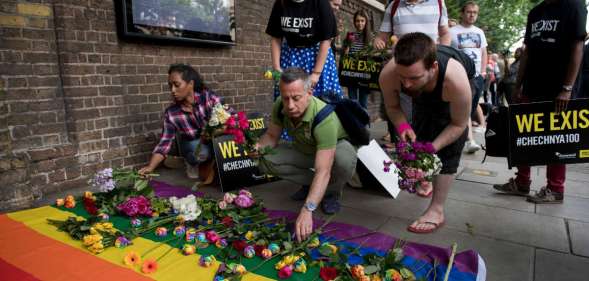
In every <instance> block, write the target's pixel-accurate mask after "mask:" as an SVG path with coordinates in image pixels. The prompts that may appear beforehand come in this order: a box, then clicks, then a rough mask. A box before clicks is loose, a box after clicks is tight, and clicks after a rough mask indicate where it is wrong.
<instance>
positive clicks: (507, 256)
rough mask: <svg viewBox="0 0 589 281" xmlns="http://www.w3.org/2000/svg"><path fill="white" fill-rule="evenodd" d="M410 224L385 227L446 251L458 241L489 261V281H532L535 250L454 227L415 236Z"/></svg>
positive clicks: (396, 221) (394, 223) (394, 221)
mask: <svg viewBox="0 0 589 281" xmlns="http://www.w3.org/2000/svg"><path fill="white" fill-rule="evenodd" d="M408 223H409V221H408V220H403V219H398V218H391V219H390V220H389V221H388V222H387V223H386V224H385V225H384V226H383V228H382V232H385V233H389V234H391V235H393V236H395V237H402V238H404V239H406V240H408V241H413V242H419V243H426V244H430V245H436V246H439V247H444V248H448V247H450V246H451V245H452V243H454V242H456V243H457V244H458V250H459V251H463V250H468V249H473V250H475V251H476V252H478V253H479V255H480V256H481V257H482V258H483V260H484V261H485V264H486V267H487V280H488V281H494V280H497V281H499V280H501V281H521V280H532V279H531V278H532V277H533V267H532V265H533V260H534V249H533V247H529V246H523V245H519V244H514V243H510V242H506V241H497V240H495V239H493V238H488V237H482V236H478V235H470V234H468V233H466V232H464V231H461V230H457V229H454V228H452V227H443V228H441V229H440V230H438V231H436V232H435V233H433V234H415V233H411V232H408V231H407V230H406V226H407V224H408Z"/></svg>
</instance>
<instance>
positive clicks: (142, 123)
mask: <svg viewBox="0 0 589 281" xmlns="http://www.w3.org/2000/svg"><path fill="white" fill-rule="evenodd" d="M271 5H272V1H269V0H236V17H237V18H236V23H237V45H236V46H233V47H230V48H201V47H198V46H194V47H192V46H190V47H187V46H174V45H155V44H154V45H150V44H139V43H129V42H124V41H121V40H119V39H118V37H117V34H116V25H115V13H114V2H113V1H108V0H76V1H73V0H54V1H49V0H37V1H20V0H19V1H11V0H4V1H2V2H1V3H0V182H1V183H2V185H1V186H0V211H2V210H12V209H17V208H26V207H29V206H31V204H32V203H33V202H34V201H35V200H36V199H39V198H41V197H43V196H44V195H45V194H48V193H52V192H56V191H63V190H68V189H71V188H75V187H80V186H84V185H85V184H86V181H87V179H88V177H89V176H90V175H92V174H93V173H94V172H95V171H96V170H97V169H100V168H103V167H121V166H124V167H138V166H141V165H144V164H145V163H146V162H147V160H148V159H149V156H150V154H151V150H152V149H153V146H154V145H155V142H156V139H157V133H158V132H159V130H160V126H161V113H162V111H163V110H164V108H165V107H166V105H167V104H168V103H169V93H168V90H167V82H166V81H167V74H166V72H167V68H168V66H169V64H171V63H176V62H184V63H190V64H191V65H193V66H194V67H195V68H196V69H197V70H198V71H199V72H200V73H201V74H203V77H204V80H205V81H206V82H208V84H209V86H210V87H211V88H212V89H213V90H214V91H216V92H217V93H218V94H220V95H221V96H223V97H224V98H225V101H226V102H227V103H229V104H230V105H232V106H233V107H235V108H236V109H238V110H256V111H268V110H269V108H270V106H271V94H270V92H271V86H272V85H271V82H269V81H265V80H263V79H262V73H263V71H264V70H265V69H266V68H267V67H269V66H270V65H271V63H270V52H269V45H270V44H269V38H268V37H267V35H265V33H264V29H265V26H266V22H267V18H268V15H269V13H270V9H271ZM357 6H358V3H356V2H355V1H344V7H343V11H342V12H341V13H340V18H342V17H344V18H345V17H347V16H349V15H347V13H349V12H350V11H351V12H352V13H353V11H355V9H356V8H357ZM370 9H372V8H370Z"/></svg>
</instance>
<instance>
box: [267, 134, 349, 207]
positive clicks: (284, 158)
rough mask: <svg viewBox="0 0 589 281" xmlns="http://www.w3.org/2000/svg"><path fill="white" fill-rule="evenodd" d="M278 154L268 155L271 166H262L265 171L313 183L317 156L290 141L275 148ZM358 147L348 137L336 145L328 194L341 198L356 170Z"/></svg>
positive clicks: (293, 179) (301, 181) (295, 180)
mask: <svg viewBox="0 0 589 281" xmlns="http://www.w3.org/2000/svg"><path fill="white" fill-rule="evenodd" d="M274 152H275V153H274V154H271V155H266V156H264V158H265V160H267V161H268V162H269V164H270V167H267V166H265V165H260V167H259V168H260V170H261V171H262V172H264V173H268V174H272V175H275V176H278V177H280V178H282V179H284V180H287V181H290V182H293V183H296V184H299V185H310V184H311V182H312V181H313V177H314V176H315V172H314V171H313V170H312V168H314V167H315V155H314V154H312V155H307V154H303V153H301V152H299V151H297V150H296V149H294V148H293V147H292V146H291V145H289V144H279V145H278V146H277V147H276V148H274ZM356 161H357V155H356V148H355V147H354V146H353V145H351V144H350V143H349V142H348V141H347V140H340V141H338V143H337V145H336V148H335V160H334V163H333V167H331V176H330V178H329V184H328V185H327V190H326V191H325V194H333V195H337V196H339V197H341V194H342V190H343V187H344V185H345V184H346V182H348V181H349V180H350V179H351V178H352V176H353V175H354V172H355V170H356Z"/></svg>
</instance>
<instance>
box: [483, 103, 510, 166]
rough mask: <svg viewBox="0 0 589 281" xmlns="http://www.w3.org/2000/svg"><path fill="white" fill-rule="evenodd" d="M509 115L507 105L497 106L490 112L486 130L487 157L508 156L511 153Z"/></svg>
mask: <svg viewBox="0 0 589 281" xmlns="http://www.w3.org/2000/svg"><path fill="white" fill-rule="evenodd" d="M508 117H509V116H508V108H507V107H506V106H499V107H495V108H493V109H492V110H491V111H490V112H489V117H487V130H486V131H485V158H487V156H493V157H507V156H508V155H509V124H508V122H509V121H508ZM483 161H485V159H483Z"/></svg>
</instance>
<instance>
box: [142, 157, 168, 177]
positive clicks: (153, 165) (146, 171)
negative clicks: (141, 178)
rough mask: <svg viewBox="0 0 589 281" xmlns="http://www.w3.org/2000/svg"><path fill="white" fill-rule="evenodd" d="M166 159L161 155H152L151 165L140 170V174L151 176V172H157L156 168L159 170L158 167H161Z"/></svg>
mask: <svg viewBox="0 0 589 281" xmlns="http://www.w3.org/2000/svg"><path fill="white" fill-rule="evenodd" d="M164 159H165V157H164V155H162V154H160V153H154V154H152V155H151V159H150V160H149V164H147V166H145V167H143V168H141V169H139V174H141V175H145V174H149V173H151V172H153V170H155V168H157V166H159V164H160V163H161V162H162V161H164Z"/></svg>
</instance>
